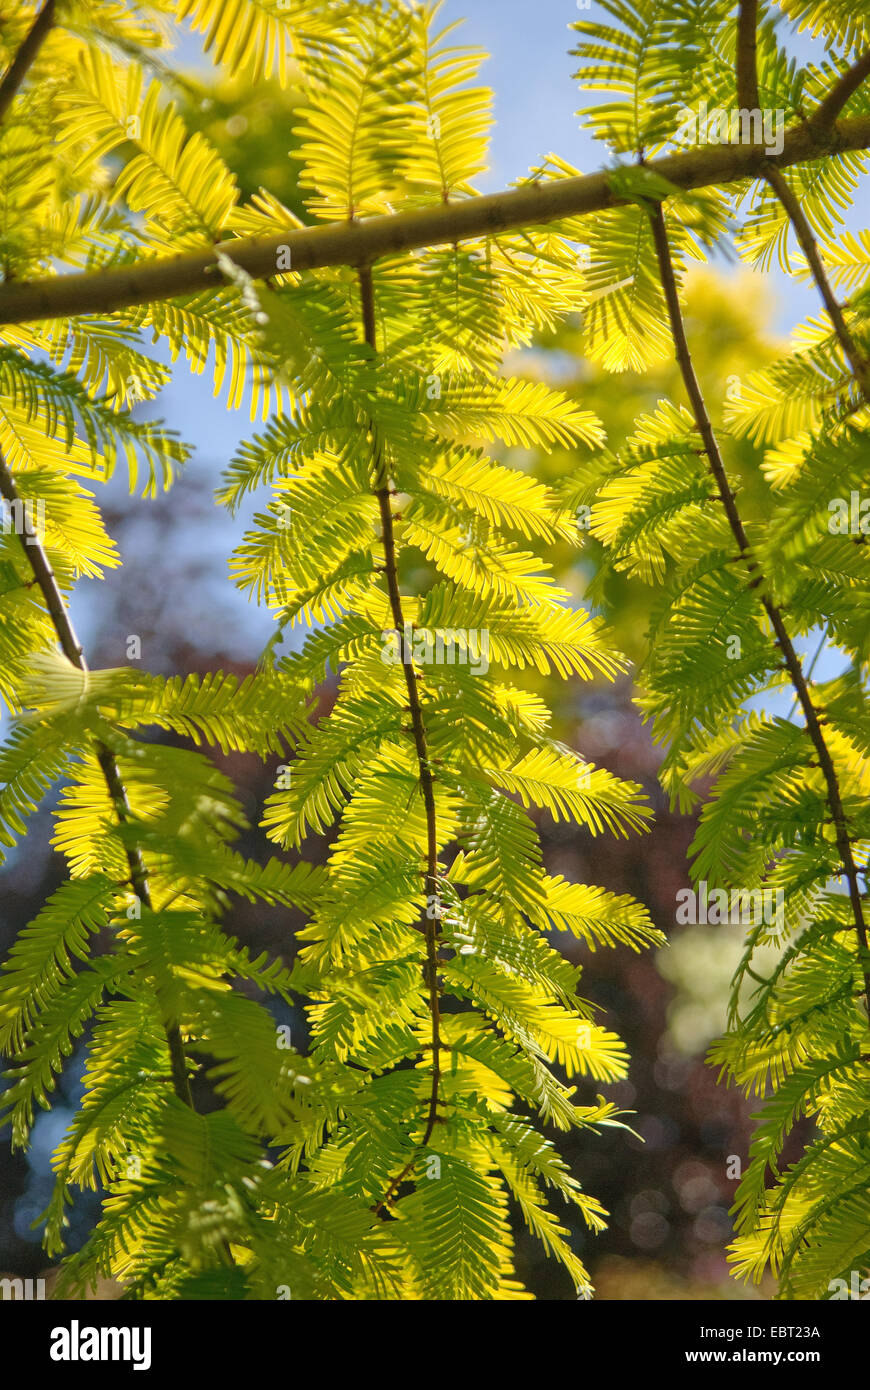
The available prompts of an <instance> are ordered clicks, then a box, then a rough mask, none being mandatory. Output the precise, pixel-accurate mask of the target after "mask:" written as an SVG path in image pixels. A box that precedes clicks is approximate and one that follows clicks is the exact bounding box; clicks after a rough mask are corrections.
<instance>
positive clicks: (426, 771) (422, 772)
mask: <svg viewBox="0 0 870 1390" xmlns="http://www.w3.org/2000/svg"><path fill="white" fill-rule="evenodd" d="M359 285H360V298H361V301H362V317H363V331H364V335H365V340H366V342H367V343H368V345H369V347H370V348H371V349H372V350H373V352H375V353H376V352H377V328H376V320H375V293H374V284H373V282H372V272H371V268H370V267H369V266H366V267H365V269H363V270H360V272H359ZM374 453H375V458H374V464H375V469H374V471H375V482H376V488H375V496H376V497H377V499H378V508H379V510H380V516H381V531H382V538H383V544H384V564H385V577H386V581H387V592H388V594H389V599H390V612H391V613H392V616H393V627H394V628H395V629H396V632H397V634H398V637H399V641H400V643H401V647H400V650H401V654H402V670H403V672H404V675H405V685H406V687H407V691H408V708H409V710H410V714H411V730H412V733H413V737H414V748H415V750H416V754H417V769H418V777H419V782H420V792H421V794H422V797H423V807H424V810H425V813H426V906H425V909H424V913H423V919H422V923H421V927H422V931H423V934H424V936H425V938H426V969H425V979H426V986H427V988H428V991H429V1014H430V1017H431V1020H432V1089H431V1091H430V1094H429V1109H428V1112H427V1115H426V1129H425V1131H424V1134H423V1138H422V1139H421V1140H420V1142H419V1144H418V1145H417V1146H416V1147H417V1151H418V1152H419V1150H420V1149H422V1148H425V1146H426V1145H427V1144H428V1142H429V1140H430V1138H431V1137H432V1131H433V1129H434V1128H435V1124H436V1121H437V1118H438V1088H439V1084H440V1081H441V1009H440V1003H439V998H438V915H439V909H440V903H441V895H440V893H439V891H438V828H437V821H436V816H435V784H434V779H433V777H432V769H431V767H430V764H429V750H428V746H427V741H426V725H425V723H424V720H423V707H422V703H421V701H420V687H419V683H418V680H417V672H416V671H415V669H414V657H413V653H412V652H409V651H407V650H406V645H405V616H404V613H403V611H402V595H401V591H400V589H399V571H398V565H397V561H396V537H395V528H394V526H393V511H392V507H391V505H390V484H389V478H388V477H387V476H386V470H385V467H384V460H383V455H382V453H381V450H380V448H379V446H378V444H377V442H375V445H374ZM415 1162H416V1155H415V1157H414V1158H412V1159H411V1160H410V1162H409V1163H407V1164H406V1166H405V1167H404V1168H403V1169H402V1171H401V1173H400V1174H399V1176H398V1177H397V1178H394V1179H393V1181H392V1182H391V1183H390V1186H389V1189H388V1190H387V1192H386V1194H385V1195H384V1196H383V1197H382V1198H381V1200H380V1202H378V1203H377V1205H376V1207H375V1211H381V1210H383V1209H385V1208H386V1207H387V1206H388V1205H389V1203H390V1201H391V1200H392V1197H393V1194H394V1193H396V1192H397V1191H398V1190H399V1188H400V1187H401V1185H402V1183H403V1182H404V1180H405V1178H406V1177H407V1176H408V1174H409V1173H410V1172H411V1170H412V1169H413V1167H414V1164H415Z"/></svg>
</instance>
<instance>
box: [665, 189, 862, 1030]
mask: <svg viewBox="0 0 870 1390" xmlns="http://www.w3.org/2000/svg"><path fill="white" fill-rule="evenodd" d="M649 217H650V224H651V227H652V234H653V241H654V243H655V249H656V258H657V260H658V266H659V277H660V279H661V284H662V290H663V292H664V297H665V303H666V305H667V310H668V318H669V320H670V326H671V334H672V337H673V340H674V346H675V349H676V358H677V363H678V365H679V367H680V372H681V375H682V378H683V384H684V386H685V388H686V394H687V396H688V398H689V403H690V405H691V408H692V414H693V415H694V418H695V426H696V428H697V430H698V433H699V434H700V436H701V439H702V441H703V445H704V453H705V455H706V458H707V462H708V464H709V467H710V471H711V473H712V475H713V478H714V480H715V483H716V488H717V490H718V493H719V498H720V500H721V502H722V506H723V507H724V509H725V515H726V516H727V518H728V524H729V526H730V528H731V533H732V535H733V536H734V539H735V541H736V542H737V546H738V548H739V551H740V555H741V557H742V559H743V560H744V562H745V564H746V569H747V573H748V574H749V577H750V583H751V585H752V587H753V588H756V589H757V590H758V591H759V598H760V600H761V603H762V605H763V607H764V611H765V613H766V614H767V617H768V620H769V622H770V625H771V628H772V629H773V633H774V636H775V638H776V642H777V646H778V647H779V649H780V651H781V652H782V656H783V661H784V663H785V667H786V670H787V671H788V674H789V678H790V680H791V683H792V685H793V687H794V691H795V694H796V695H797V698H798V700H799V702H800V706H801V709H802V710H803V714H804V718H805V720H806V727H807V734H808V735H809V738H810V740H811V742H812V745H813V747H814V749H815V751H816V756H817V758H818V760H819V767H820V768H821V771H822V775H823V777H824V779H825V787H826V792H827V802H828V808H829V810H830V813H831V818H832V821H833V824H834V835H835V838H836V843H837V852H838V854H839V856H840V862H841V864H842V866H843V870H844V873H845V877H846V882H847V884H848V888H849V901H850V904H851V907H852V914H853V917H854V923H855V932H856V934H857V937H858V943H859V946H860V961H861V971H862V976H863V979H864V990H865V994H866V997H867V1003H868V1008H870V957H868V951H867V925H866V922H865V919H864V909H863V904H862V901H861V889H860V886H859V883H858V869H857V865H856V863H855V856H854V853H853V850H852V842H851V839H850V838H849V829H848V824H847V821H846V813H845V810H844V807H843V800H842V797H841V795H840V784H839V780H838V778H837V770H836V768H835V766H834V761H833V758H832V757H831V753H830V750H829V748H828V745H827V741H826V739H825V735H824V731H823V729H822V724H821V719H820V717H819V712H818V710H817V709H816V707H815V705H814V704H813V700H812V696H811V694H810V690H809V686H808V684H807V681H806V677H805V676H804V672H803V667H802V666H801V662H800V658H799V656H798V654H797V652H796V651H795V648H794V644H793V642H792V640H791V637H790V636H789V633H788V629H787V628H786V625H785V621H784V619H783V616H782V613H781V612H780V609H779V608H778V607H777V605H776V604H775V603H774V602H773V600H772V599H771V598H770V596H769V594H768V592H767V586H766V583H765V578H764V575H763V573H762V570H761V567H760V565H759V564H758V561H757V560H756V559H755V557H754V555H753V554H752V550H751V547H750V544H749V538H748V536H747V534H746V530H745V528H744V526H743V522H742V520H741V517H740V513H739V511H738V509H737V501H736V499H735V496H734V493H733V492H732V490H731V485H730V483H729V482H728V476H727V473H726V471H725V464H724V462H723V459H722V453H721V450H720V448H719V443H718V441H717V439H716V435H715V433H714V430H713V426H712V424H711V423H710V417H709V415H708V413H707V407H706V404H705V402H704V396H703V392H702V391H701V387H700V384H699V382H698V378H697V375H696V373H695V368H694V364H693V362H692V355H691V352H690V350H689V343H688V339H687V337H686V329H685V325H684V323H683V315H682V310H681V309H680V296H679V290H678V288H677V280H676V276H675V274H674V264H673V259H672V257H671V249H670V244H669V241H668V233H667V228H666V226H665V218H664V212H663V210H662V206H661V203H657V204H656V205H655V207H654V208H651V210H650V213H649Z"/></svg>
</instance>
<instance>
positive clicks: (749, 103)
mask: <svg viewBox="0 0 870 1390" xmlns="http://www.w3.org/2000/svg"><path fill="white" fill-rule="evenodd" d="M757 47H758V0H740V9H739V12H738V15H737V63H736V67H737V105H738V106H740V107H741V108H742V109H743V110H745V111H757V110H758V109H759V107H760V105H761V102H760V101H759V97H758V67H757V61H756V51H757Z"/></svg>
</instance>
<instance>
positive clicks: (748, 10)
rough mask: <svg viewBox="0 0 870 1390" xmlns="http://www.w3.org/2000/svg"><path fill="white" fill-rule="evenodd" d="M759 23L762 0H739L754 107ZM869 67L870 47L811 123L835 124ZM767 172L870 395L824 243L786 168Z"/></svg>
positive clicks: (740, 58)
mask: <svg viewBox="0 0 870 1390" xmlns="http://www.w3.org/2000/svg"><path fill="white" fill-rule="evenodd" d="M757 23H758V0H740V6H739V11H738V16H737V60H736V77H737V100H738V102H739V103H740V105H741V106H742V107H749V108H750V109H756V108H757V107H758V104H759V96H758V67H757ZM868 73H870V50H868V52H867V53H865V54H864V56H863V57H862V58H860V59H859V60H858V62H857V63H854V64H853V65H852V67H851V68H850V69H849V71H848V72H847V73H845V74H844V76H843V77H842V78H841V79H840V81H839V82H838V83H837V84H836V86H835V87H833V88H832V90H831V92H830V93H829V94H828V96H827V97H826V98H825V100H824V101H823V102H822V104H821V106H820V107H819V108H818V110H817V111H816V112H815V113H814V114H813V115H812V116H811V117H810V123H811V124H812V125H814V126H816V127H817V128H818V127H819V126H821V127H824V126H826V125H830V123H831V122H832V121H833V120H834V119H835V118H836V116H837V115H838V114H839V112H840V110H841V108H842V107H843V105H844V104H845V102H846V101H848V99H849V97H850V96H851V95H852V93H853V92H854V91H856V90H857V88H858V87H859V86H860V84H861V83H862V82H863V80H864V78H865V77H866V76H867V75H868ZM825 113H827V114H825ZM820 116H821V120H820ZM762 173H763V176H764V178H765V179H766V181H767V182H768V183H769V184H770V187H771V189H772V190H773V192H774V193H775V195H776V197H777V198H778V199H779V201H780V203H781V204H782V206H783V209H784V211H785V213H786V215H787V217H788V219H789V221H790V222H791V225H792V227H793V229H794V233H795V236H796V237H797V239H798V242H799V243H800V248H801V250H802V251H803V253H804V255H805V256H806V258H807V262H808V264H809V267H810V270H811V271H812V274H813V279H814V280H815V282H816V285H817V287H818V290H819V294H820V295H821V297H822V299H823V301H824V305H825V308H826V309H827V311H828V316H829V318H830V320H831V323H832V325H833V328H834V332H835V333H836V335H837V338H838V339H839V342H840V346H841V347H842V349H843V352H844V354H845V356H846V359H847V361H848V363H849V365H850V367H851V368H852V371H853V373H854V375H855V377H856V379H857V381H858V384H859V386H860V387H861V390H862V392H863V394H864V396H865V397H868V398H870V362H868V360H867V358H866V356H865V355H864V353H863V352H861V351H860V349H859V348H858V345H857V343H856V342H855V339H854V337H853V335H852V333H851V331H850V329H849V326H848V324H847V323H846V318H845V315H844V313H843V310H842V308H841V306H840V304H839V302H838V300H837V297H836V295H835V294H834V291H833V289H832V288H831V283H830V281H829V279H828V276H827V272H826V270H825V267H824V265H823V263H822V258H821V256H820V255H819V248H818V244H817V242H816V239H815V236H814V235H813V229H812V227H811V226H810V222H809V219H808V218H807V216H806V214H805V213H804V210H803V208H802V207H801V204H800V199H799V198H798V196H797V194H796V193H795V192H794V191H793V189H792V187H791V185H790V184H789V182H788V179H786V178H785V176H784V174H783V173H782V170H781V169H779V168H777V166H776V165H775V164H774V163H773V161H772V160H771V161H770V162H769V163H768V164H767V165H766V167H765V168H764V169H763V170H762Z"/></svg>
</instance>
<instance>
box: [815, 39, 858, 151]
mask: <svg viewBox="0 0 870 1390" xmlns="http://www.w3.org/2000/svg"><path fill="white" fill-rule="evenodd" d="M866 77H870V48H868V50H867V52H866V53H862V54H861V57H860V58H858V59H856V61H855V62H854V63H853V64H852V66H851V67H850V68H847V69H846V71H845V72H844V73H843V76H842V77H841V78H840V80H839V82H837V83H835V84H834V86H833V87H832V88H831V90H830V92H829V93H828V95H827V96H826V97H825V99H824V101H822V102H820V103H819V105H818V106H817V107H816V109H815V111H814V112H813V113H812V115H811V116H810V117H809V118H808V119H809V123H810V125H811V126H813V127H814V128H815V129H816V130H817V131H821V132H823V131H825V130H829V129H830V127H831V126H832V125H833V124H834V121H835V120H836V119H837V117H838V116H839V114H840V112H841V111H842V109H843V107H844V106H845V105H846V102H847V101H848V100H849V98H850V97H851V96H853V95H854V93H855V92H857V90H858V88H859V87H860V86H861V83H862V82H863V81H864V80H865V78H866Z"/></svg>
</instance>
